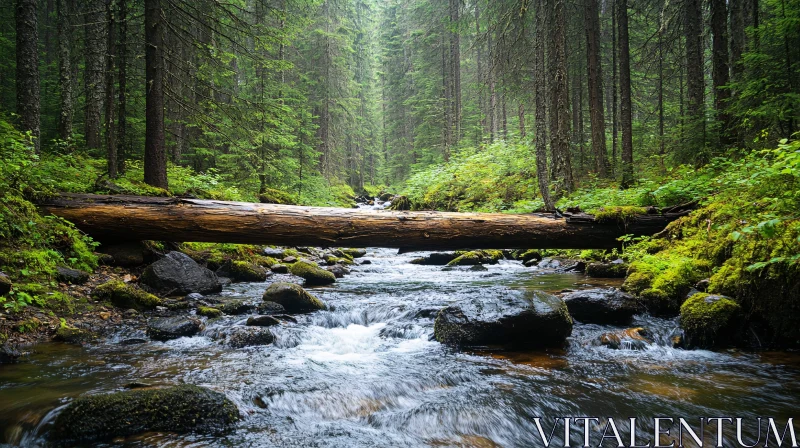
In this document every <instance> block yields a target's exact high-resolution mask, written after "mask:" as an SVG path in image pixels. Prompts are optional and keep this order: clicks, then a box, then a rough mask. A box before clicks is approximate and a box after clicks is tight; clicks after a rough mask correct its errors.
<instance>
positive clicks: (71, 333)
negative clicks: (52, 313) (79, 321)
mask: <svg viewBox="0 0 800 448" xmlns="http://www.w3.org/2000/svg"><path fill="white" fill-rule="evenodd" d="M53 339H55V340H56V341H61V342H66V343H67V344H78V345H80V344H83V343H86V342H89V341H93V340H95V339H97V335H96V334H95V333H94V332H92V331H90V330H85V329H83V328H76V327H71V326H67V325H63V326H61V327H59V328H58V330H56V334H55V337H53Z"/></svg>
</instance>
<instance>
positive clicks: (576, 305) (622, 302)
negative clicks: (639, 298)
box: [562, 288, 639, 325]
mask: <svg viewBox="0 0 800 448" xmlns="http://www.w3.org/2000/svg"><path fill="white" fill-rule="evenodd" d="M562 299H564V302H565V303H566V304H567V308H568V309H569V314H570V315H571V316H572V317H573V318H574V319H575V320H577V321H579V322H583V323H587V324H612V325H626V324H630V323H631V321H632V320H633V315H634V314H636V313H637V312H638V311H639V306H638V304H637V303H636V299H635V298H634V297H633V296H632V295H630V294H628V293H625V292H622V291H620V290H619V289H616V288H595V289H585V290H582V291H575V292H571V293H569V294H566V295H564V296H562Z"/></svg>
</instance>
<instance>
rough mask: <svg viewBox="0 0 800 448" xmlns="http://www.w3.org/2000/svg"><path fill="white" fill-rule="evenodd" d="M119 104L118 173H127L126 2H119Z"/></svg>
mask: <svg viewBox="0 0 800 448" xmlns="http://www.w3.org/2000/svg"><path fill="white" fill-rule="evenodd" d="M117 53H118V55H119V56H118V59H119V60H118V64H117V65H118V66H119V104H118V105H117V111H118V118H117V172H119V173H124V172H125V155H126V153H127V125H128V123H127V119H128V117H127V110H126V109H127V102H128V91H127V88H128V86H127V83H128V7H127V5H126V0H122V1H120V2H119V51H118V52H117Z"/></svg>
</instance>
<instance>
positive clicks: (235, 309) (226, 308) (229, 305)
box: [217, 300, 256, 316]
mask: <svg viewBox="0 0 800 448" xmlns="http://www.w3.org/2000/svg"><path fill="white" fill-rule="evenodd" d="M255 307H256V306H255V305H253V304H251V303H247V302H245V301H244V300H230V301H228V302H224V303H221V304H220V305H218V306H217V309H219V310H220V311H222V312H223V313H225V314H228V315H230V316H238V315H240V314H246V313H249V312H251V311H253V310H254V309H255Z"/></svg>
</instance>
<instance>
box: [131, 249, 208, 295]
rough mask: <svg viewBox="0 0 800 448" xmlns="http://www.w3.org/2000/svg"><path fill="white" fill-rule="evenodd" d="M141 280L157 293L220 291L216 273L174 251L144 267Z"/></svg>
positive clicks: (205, 292) (176, 293)
mask: <svg viewBox="0 0 800 448" xmlns="http://www.w3.org/2000/svg"><path fill="white" fill-rule="evenodd" d="M141 282H142V283H143V284H145V285H147V286H148V287H149V288H150V289H152V290H153V292H155V293H156V294H159V295H178V294H180V295H185V294H190V293H193V292H197V293H200V294H208V293H213V292H220V291H222V284H221V283H220V281H219V279H218V278H217V275H216V274H214V273H213V272H212V271H211V270H209V269H208V268H205V267H203V266H200V265H199V264H197V262H196V261H194V260H192V259H191V258H190V257H189V256H188V255H186V254H184V253H181V252H174V251H173V252H170V253H168V254H167V255H166V256H165V257H164V258H162V259H160V260H158V261H156V262H155V263H153V264H151V265H150V266H148V267H147V268H145V270H144V272H143V273H142V277H141Z"/></svg>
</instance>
